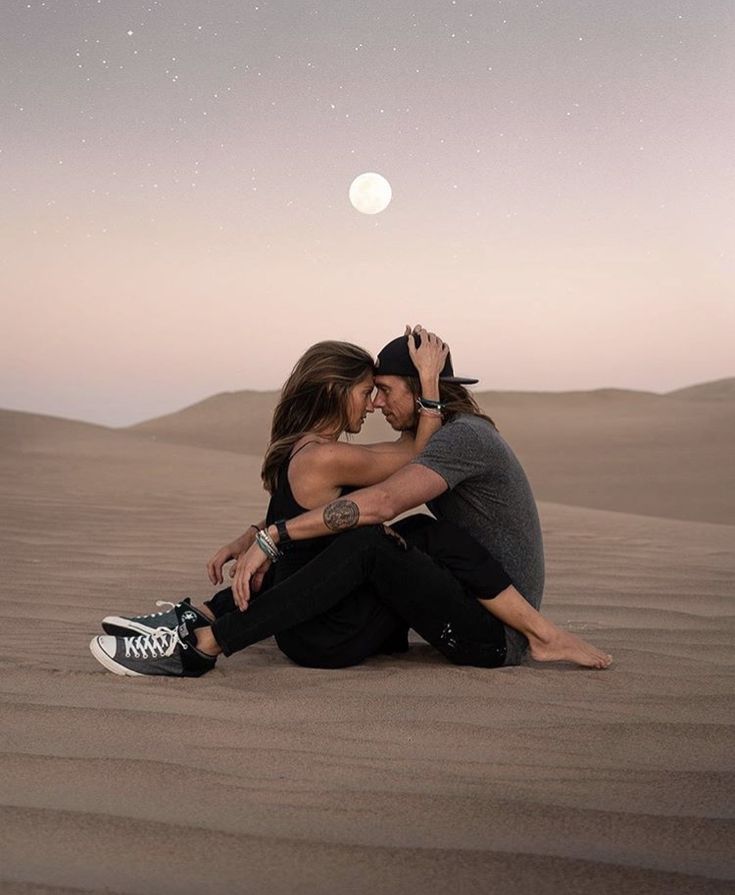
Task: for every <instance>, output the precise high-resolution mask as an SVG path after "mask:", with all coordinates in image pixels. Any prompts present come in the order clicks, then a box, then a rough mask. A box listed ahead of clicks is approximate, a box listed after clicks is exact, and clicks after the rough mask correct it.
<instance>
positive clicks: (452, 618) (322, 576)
mask: <svg viewBox="0 0 735 895" xmlns="http://www.w3.org/2000/svg"><path fill="white" fill-rule="evenodd" d="M365 584H368V585H370V586H371V590H372V592H373V593H374V594H375V596H376V597H377V598H378V599H379V600H380V601H381V602H382V603H383V604H385V605H386V606H387V607H388V608H389V609H391V610H392V612H394V613H395V614H396V615H398V616H399V617H400V618H402V619H403V620H404V621H405V622H406V624H407V625H408V626H410V627H411V628H413V629H414V630H415V631H417V632H418V633H419V634H420V635H421V637H423V638H424V640H426V641H427V642H428V643H430V644H431V645H432V646H434V647H435V648H436V649H437V650H439V652H440V653H442V654H443V655H444V656H446V658H447V659H449V660H450V661H451V662H454V663H455V664H457V665H475V666H479V667H482V668H495V667H497V666H499V665H502V664H503V662H504V660H505V632H504V629H503V625H502V624H501V622H500V621H498V619H496V618H495V617H494V616H493V615H492V614H491V613H489V612H488V611H487V610H486V609H485V608H484V607H483V606H482V605H481V604H480V603H479V602H478V601H477V599H476V598H475V597H474V596H472V595H471V594H469V593H467V592H466V591H465V589H464V588H463V587H462V585H461V584H460V583H459V581H458V580H457V579H456V578H455V577H454V575H452V574H451V572H449V571H448V570H447V569H446V568H444V567H443V566H441V565H439V564H438V563H437V562H435V561H434V560H433V559H432V558H431V557H430V556H428V555H427V554H426V553H423V552H422V551H421V550H418V549H416V548H414V547H410V548H408V549H404V548H402V547H401V546H400V544H399V543H398V541H397V540H396V539H395V538H393V537H391V536H390V535H388V534H386V533H385V530H384V528H383V526H382V525H374V526H366V527H364V528H359V529H355V530H354V531H350V532H346V533H344V534H341V535H339V537H336V538H335V539H334V541H333V542H332V543H331V544H330V545H329V546H328V547H327V548H326V549H324V550H323V551H322V552H321V553H319V554H318V555H317V556H316V557H315V558H314V559H313V560H311V562H309V563H308V564H307V565H305V566H304V567H303V568H302V569H300V570H299V571H297V572H295V573H294V574H293V575H291V576H290V577H288V578H286V579H285V580H283V581H281V582H279V583H278V584H276V585H274V586H273V587H271V588H269V589H268V590H267V591H266V592H265V593H264V594H263V595H262V596H260V597H258V598H257V599H255V600H253V602H252V603H251V604H250V606H249V607H248V609H247V610H246V611H245V612H240V611H239V610H237V609H235V610H234V611H231V612H225V613H224V614H221V615H220V612H221V611H222V609H223V608H225V607H226V606H227V605H228V604H229V603H230V601H231V600H232V596H231V593H227V591H221V592H220V593H218V594H216V595H215V596H214V598H213V599H212V601H211V603H210V606H211V608H212V609H213V610H214V612H215V615H217V616H218V617H217V619H216V620H215V622H214V623H213V625H212V631H213V634H214V636H215V639H216V640H217V642H218V643H219V645H220V646H221V647H222V650H223V652H224V654H225V655H226V656H229V655H231V654H232V653H234V652H237V651H238V650H241V649H244V648H245V647H246V646H250V645H251V644H253V643H257V642H258V641H261V640H264V639H265V638H267V637H271V636H273V635H274V634H279V633H281V632H283V631H287V630H288V629H290V628H293V627H294V626H297V625H300V624H302V623H304V622H306V621H308V620H309V619H313V618H315V617H316V616H318V615H320V614H321V613H324V612H327V611H328V610H329V609H330V608H332V607H333V606H335V605H336V604H337V603H339V601H340V600H342V599H344V598H345V597H346V596H347V595H348V594H350V593H351V592H352V591H354V590H356V589H357V588H359V587H361V586H363V585H365ZM228 590H229V589H228ZM233 605H234V604H233Z"/></svg>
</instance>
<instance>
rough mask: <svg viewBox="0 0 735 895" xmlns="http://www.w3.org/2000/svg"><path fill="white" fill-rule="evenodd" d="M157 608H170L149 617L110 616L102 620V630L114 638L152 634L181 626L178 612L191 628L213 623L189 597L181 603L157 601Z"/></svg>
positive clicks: (153, 613) (152, 613)
mask: <svg viewBox="0 0 735 895" xmlns="http://www.w3.org/2000/svg"><path fill="white" fill-rule="evenodd" d="M156 606H168V607H169V608H168V609H164V610H163V612H151V613H150V614H149V615H133V616H130V617H128V616H124V615H108V616H107V617H106V618H103V619H102V630H103V631H104V632H105V634H112V635H113V636H114V637H132V636H133V635H134V634H152V633H153V632H154V631H157V630H158V629H159V628H175V627H177V625H178V624H179V617H178V615H177V614H176V613H177V610H179V609H180V610H181V611H182V612H183V619H184V621H186V622H187V623H188V625H189V627H190V628H192V630H193V629H195V628H202V627H205V626H206V625H211V624H212V622H211V620H210V619H208V618H207V616H206V615H204V614H202V613H201V612H200V611H199V610H198V609H197V608H196V606H192V605H191V598H190V597H187V598H186V599H185V600H182V601H181V602H180V603H169V602H168V600H156Z"/></svg>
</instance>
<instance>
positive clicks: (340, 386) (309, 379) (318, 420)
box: [260, 341, 375, 494]
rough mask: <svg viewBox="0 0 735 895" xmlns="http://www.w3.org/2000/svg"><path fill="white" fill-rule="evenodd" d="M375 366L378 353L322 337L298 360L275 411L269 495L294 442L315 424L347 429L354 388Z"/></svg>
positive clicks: (266, 472)
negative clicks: (369, 352) (350, 395)
mask: <svg viewBox="0 0 735 895" xmlns="http://www.w3.org/2000/svg"><path fill="white" fill-rule="evenodd" d="M374 370H375V362H374V360H373V358H372V357H371V356H370V355H369V354H368V352H367V351H365V349H364V348H360V347H359V346H358V345H353V344H351V343H350V342H333V341H327V342H317V344H316V345H312V346H311V348H308V349H307V350H306V351H305V352H304V354H302V356H301V357H300V358H299V359H298V361H297V362H296V366H295V367H294V368H293V370H292V371H291V375H290V376H289V377H288V379H287V380H286V383H285V385H284V386H283V389H282V390H281V398H280V400H279V402H278V404H277V405H276V409H275V410H274V412H273V423H272V425H271V437H270V441H269V443H268V448H267V450H266V452H265V459H264V460H263V468H262V469H261V473H260V474H261V477H262V479H263V485H264V487H265V489H266V491H268V492H269V493H270V494H273V492H274V491H275V489H276V486H277V484H278V472H279V470H280V468H281V466H282V465H283V463H284V462H285V460H286V459H287V458H288V456H289V455H290V453H291V450H292V449H293V446H294V444H296V442H297V441H298V440H299V438H301V437H302V435H305V434H306V433H307V432H311V431H313V430H314V429H325V430H332V431H335V432H344V431H345V429H347V426H348V423H349V417H348V397H349V393H350V389H352V388H353V386H355V385H357V383H358V382H360V380H362V379H364V378H365V377H366V376H367V375H368V374H370V373H373V372H374Z"/></svg>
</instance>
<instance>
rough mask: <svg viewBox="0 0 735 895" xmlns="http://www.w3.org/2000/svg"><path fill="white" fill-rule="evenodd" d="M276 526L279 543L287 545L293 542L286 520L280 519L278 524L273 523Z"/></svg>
mask: <svg viewBox="0 0 735 895" xmlns="http://www.w3.org/2000/svg"><path fill="white" fill-rule="evenodd" d="M273 524H274V525H275V526H276V531H277V532H278V543H279V545H280V544H287V543H288V542H289V541H290V540H291V536H290V535H289V533H288V529H287V528H286V520H285V519H279V520H278V522H274V523H273Z"/></svg>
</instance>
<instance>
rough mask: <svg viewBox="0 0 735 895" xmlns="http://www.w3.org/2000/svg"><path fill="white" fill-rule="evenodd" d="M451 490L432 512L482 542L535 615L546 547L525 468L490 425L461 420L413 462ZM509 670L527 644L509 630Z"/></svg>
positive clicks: (445, 429)
mask: <svg viewBox="0 0 735 895" xmlns="http://www.w3.org/2000/svg"><path fill="white" fill-rule="evenodd" d="M413 462H414V463H418V464H420V465H421V466H426V467H427V469H432V470H433V471H434V472H436V473H438V474H439V475H440V476H441V477H442V478H443V479H444V481H445V482H446V483H447V485H448V486H449V490H448V491H445V492H444V493H443V494H441V495H440V496H439V497H437V498H436V500H432V501H431V502H430V503H429V509H430V510H431V511H432V513H433V514H434V515H435V516H436V517H437V518H438V519H447V520H449V521H450V522H453V523H454V524H455V525H458V526H459V527H460V528H463V529H464V530H465V531H466V532H468V533H469V534H470V535H472V537H473V538H475V540H477V541H479V542H480V543H481V544H482V545H483V546H484V547H485V548H486V549H487V550H489V551H490V553H491V554H492V555H493V556H494V557H495V559H497V560H498V562H500V563H501V565H502V566H503V568H504V569H505V571H506V573H507V574H508V576H509V577H510V579H511V581H512V582H513V584H514V586H515V588H516V590H518V591H519V592H520V593H521V594H522V595H523V597H524V598H525V599H526V600H527V601H528V602H529V603H530V604H531V605H532V606H534V607H535V608H536V609H538V608H539V606H540V605H541V597H542V595H543V591H544V547H543V540H542V537H541V524H540V522H539V517H538V511H537V509H536V501H535V500H534V497H533V492H532V491H531V486H530V485H529V483H528V479H527V478H526V474H525V473H524V471H523V467H522V466H521V464H520V463H519V462H518V459H517V458H516V456H515V454H514V453H513V451H512V450H511V449H510V447H509V446H508V444H507V443H506V442H505V440H504V439H503V438H502V437H501V435H500V433H499V432H498V431H497V429H495V428H494V427H493V426H491V425H490V423H488V422H487V420H484V419H482V418H481V417H477V416H472V415H471V414H460V415H458V416H456V417H455V418H454V419H453V420H452V421H451V422H449V423H447V424H446V425H444V426H442V428H441V429H440V430H439V431H438V432H437V433H436V435H434V436H433V437H432V439H431V441H430V442H429V443H428V445H427V446H426V448H425V450H424V451H423V452H422V453H421V454H419V456H418V457H416V458H415V459H414V460H413ZM505 637H506V643H507V656H506V659H505V664H506V665H517V664H518V663H519V662H520V661H521V659H522V658H523V653H524V652H525V649H526V647H527V645H528V643H527V641H526V638H525V637H524V636H523V635H522V634H519V633H518V632H517V631H515V630H514V629H512V628H508V627H506V628H505Z"/></svg>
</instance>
